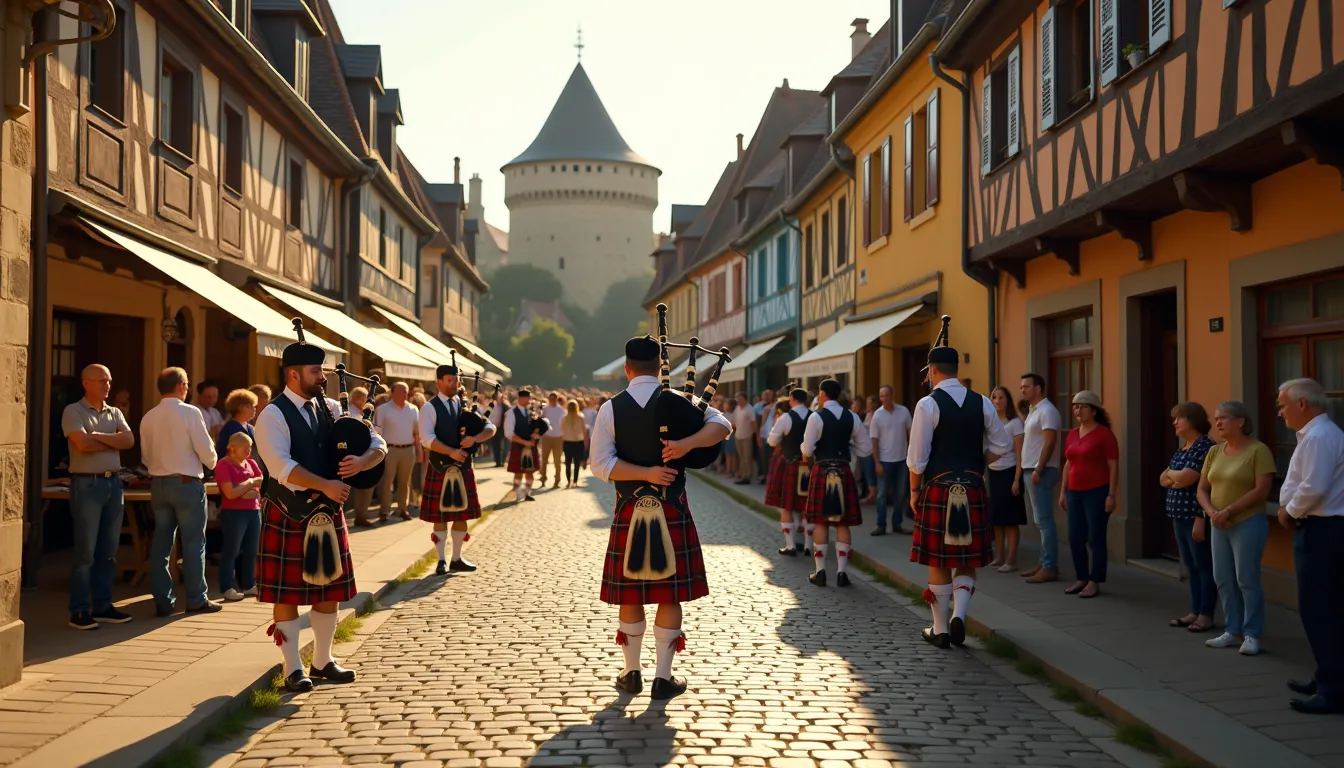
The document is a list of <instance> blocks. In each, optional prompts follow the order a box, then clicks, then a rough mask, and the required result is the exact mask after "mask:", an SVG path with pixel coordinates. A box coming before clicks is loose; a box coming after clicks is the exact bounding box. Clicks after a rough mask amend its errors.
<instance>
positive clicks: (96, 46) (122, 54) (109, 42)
mask: <svg viewBox="0 0 1344 768" xmlns="http://www.w3.org/2000/svg"><path fill="white" fill-rule="evenodd" d="M113 8H114V12H115V14H116V18H117V22H116V26H115V27H114V28H113V30H112V33H111V34H109V35H108V36H107V37H105V38H103V39H102V40H94V41H90V42H89V43H86V44H85V46H84V49H83V53H84V58H85V62H84V68H83V74H84V80H85V82H86V83H87V86H88V98H87V101H86V103H87V104H88V106H90V107H94V108H96V109H97V110H98V112H99V113H100V114H101V115H102V116H103V117H105V118H108V119H111V120H114V121H116V122H117V124H119V125H123V126H124V125H125V124H126V105H127V101H128V100H127V98H126V82H127V77H126V75H127V68H126V64H127V60H128V58H129V57H128V56H127V51H126V46H127V36H126V29H125V27H126V24H127V23H128V18H129V15H130V14H128V13H127V11H126V9H125V8H123V7H122V6H121V5H120V4H119V3H113ZM114 44H117V45H116V48H115V50H116V53H117V62H116V63H117V67H116V69H117V74H118V75H119V78H118V79H119V80H120V81H121V88H119V89H117V93H116V104H115V105H113V106H114V107H115V108H114V109H111V108H109V105H107V104H104V103H101V102H100V101H99V100H98V99H97V95H98V92H99V90H100V89H99V88H98V87H97V83H95V82H94V75H95V72H94V64H95V61H96V59H97V55H96V54H97V53H98V52H99V51H100V50H109V51H110V50H112V46H113V45H114ZM109 92H110V91H109Z"/></svg>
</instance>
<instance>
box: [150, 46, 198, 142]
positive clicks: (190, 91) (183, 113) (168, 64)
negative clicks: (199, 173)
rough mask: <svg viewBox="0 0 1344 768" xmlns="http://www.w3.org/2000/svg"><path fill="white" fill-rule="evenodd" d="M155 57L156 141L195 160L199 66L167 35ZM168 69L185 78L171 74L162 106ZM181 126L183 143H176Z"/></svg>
mask: <svg viewBox="0 0 1344 768" xmlns="http://www.w3.org/2000/svg"><path fill="white" fill-rule="evenodd" d="M158 58H159V62H158V63H159V68H158V74H159V79H158V89H157V91H156V92H155V105H154V106H155V107H156V127H157V130H156V136H155V139H156V142H157V143H158V144H159V146H160V147H166V148H168V149H171V150H172V151H173V153H175V154H176V155H177V156H178V157H180V158H182V159H184V160H187V161H189V162H191V163H195V162H196V157H197V148H198V145H199V143H200V141H199V137H198V133H199V131H198V126H197V123H196V117H197V113H198V108H197V100H198V98H199V97H198V90H199V89H197V87H196V83H197V82H198V81H199V79H200V76H201V75H200V68H199V66H198V65H196V64H195V63H194V62H193V60H192V59H191V58H190V57H188V56H185V55H184V54H183V52H182V51H181V49H179V48H178V47H177V46H176V45H174V44H173V43H171V42H170V41H169V40H168V39H166V38H162V39H161V40H160V43H159V57H158ZM188 62H193V63H188ZM168 71H171V72H173V73H175V75H178V76H181V77H182V78H184V80H178V79H176V77H174V79H173V81H172V88H171V91H172V93H171V95H170V96H169V98H168V100H167V106H166V107H165V101H164V88H163V85H164V75H165V73H166V72H168ZM183 96H186V97H187V98H186V100H185V103H184V102H183V99H182V97H183ZM165 128H167V130H165ZM180 130H185V131H186V133H187V134H188V135H187V137H186V138H187V141H186V146H185V147H183V146H181V145H179V143H178V139H179V137H178V135H177V134H178V132H179V131H180ZM169 134H171V135H169Z"/></svg>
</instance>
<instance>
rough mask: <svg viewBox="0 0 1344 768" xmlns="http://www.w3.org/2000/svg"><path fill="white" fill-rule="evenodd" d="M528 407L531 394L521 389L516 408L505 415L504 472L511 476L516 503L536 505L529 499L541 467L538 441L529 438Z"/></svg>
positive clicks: (530, 426) (534, 438) (531, 437)
mask: <svg viewBox="0 0 1344 768" xmlns="http://www.w3.org/2000/svg"><path fill="white" fill-rule="evenodd" d="M531 404H532V393H531V392H529V391H527V390H526V389H520V390H518V404H517V405H515V406H514V407H512V408H510V409H509V410H508V411H506V412H505V413H504V436H505V437H506V438H508V440H509V465H508V467H507V471H508V472H511V473H513V492H514V497H515V498H517V499H518V500H519V501H536V499H534V498H532V481H533V479H535V477H536V474H537V465H538V464H540V463H541V457H540V454H539V452H538V451H537V438H536V437H535V436H534V435H533V434H532V414H531V413H530V411H529V407H530V406H531Z"/></svg>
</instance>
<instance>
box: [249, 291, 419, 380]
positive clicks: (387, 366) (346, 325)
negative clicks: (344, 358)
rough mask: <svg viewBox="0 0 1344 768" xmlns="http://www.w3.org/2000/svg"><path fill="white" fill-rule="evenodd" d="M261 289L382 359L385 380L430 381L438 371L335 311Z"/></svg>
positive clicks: (397, 345)
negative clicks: (435, 371)
mask: <svg viewBox="0 0 1344 768" xmlns="http://www.w3.org/2000/svg"><path fill="white" fill-rule="evenodd" d="M262 289H263V290H265V291H266V292H267V293H269V294H271V295H272V296H274V297H275V298H277V299H279V300H280V301H281V302H283V303H284V304H285V306H287V307H289V308H290V309H292V310H294V311H295V312H298V313H299V314H301V315H307V316H308V317H311V318H312V319H313V320H314V321H315V322H316V323H317V324H318V325H320V326H322V327H323V328H327V329H329V330H330V331H331V332H332V333H338V334H340V335H341V336H343V337H344V338H346V339H348V340H349V341H352V342H354V343H355V344H358V345H359V346H361V347H363V348H364V349H365V350H367V351H369V352H371V353H373V354H375V355H377V356H378V357H380V358H382V359H383V373H384V374H385V376H386V378H387V379H389V380H391V379H413V380H415V381H433V380H434V369H435V368H436V367H438V366H437V364H436V363H433V362H431V361H429V360H426V359H425V358H424V357H421V356H420V355H418V354H416V353H414V352H412V351H410V350H409V349H407V348H406V347H405V346H402V345H401V344H398V343H397V342H396V341H395V340H394V339H389V338H387V337H386V336H384V335H383V334H381V333H379V332H378V330H377V329H375V328H373V327H370V326H367V325H365V324H363V323H361V322H359V321H358V320H356V319H354V318H353V317H350V316H349V315H347V314H345V313H344V312H342V311H340V310H339V309H334V308H332V307H328V306H325V305H322V304H318V303H317V302H315V301H309V300H308V299H305V298H303V297H302V296H295V295H294V294H292V293H290V292H288V291H282V290H280V289H279V288H272V287H271V286H269V285H263V286H262ZM384 330H388V329H384ZM355 373H358V374H364V373H365V372H364V371H355Z"/></svg>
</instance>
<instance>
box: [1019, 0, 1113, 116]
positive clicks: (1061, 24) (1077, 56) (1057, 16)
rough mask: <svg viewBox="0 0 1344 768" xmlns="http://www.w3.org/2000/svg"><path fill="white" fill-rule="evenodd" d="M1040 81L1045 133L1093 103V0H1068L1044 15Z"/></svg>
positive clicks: (1042, 18) (1042, 19)
mask: <svg viewBox="0 0 1344 768" xmlns="http://www.w3.org/2000/svg"><path fill="white" fill-rule="evenodd" d="M1131 5H1133V4H1131ZM1135 7H1137V5H1135ZM1040 80H1041V130H1043V131H1044V130H1046V129H1047V128H1050V127H1051V126H1053V125H1055V124H1056V123H1058V122H1059V121H1061V120H1064V119H1065V118H1067V117H1068V116H1069V115H1072V114H1073V113H1074V112H1077V111H1078V110H1080V109H1082V108H1083V107H1084V106H1086V105H1087V104H1088V103H1090V102H1091V101H1092V80H1093V52H1092V0H1065V2H1062V3H1060V4H1059V5H1056V6H1055V7H1053V8H1048V9H1046V11H1045V13H1044V14H1042V15H1041V76H1040Z"/></svg>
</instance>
